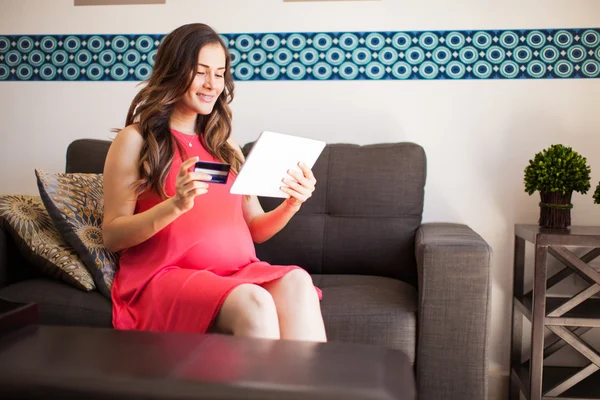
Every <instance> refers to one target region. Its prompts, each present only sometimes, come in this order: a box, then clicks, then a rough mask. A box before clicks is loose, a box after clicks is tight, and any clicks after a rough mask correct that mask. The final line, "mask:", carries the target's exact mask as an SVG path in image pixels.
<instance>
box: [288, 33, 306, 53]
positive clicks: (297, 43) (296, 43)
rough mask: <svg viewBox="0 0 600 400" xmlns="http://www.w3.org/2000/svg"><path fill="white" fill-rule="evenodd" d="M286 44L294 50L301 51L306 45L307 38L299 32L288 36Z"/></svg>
mask: <svg viewBox="0 0 600 400" xmlns="http://www.w3.org/2000/svg"><path fill="white" fill-rule="evenodd" d="M285 44H286V46H287V47H288V48H289V49H290V50H292V51H300V50H302V49H303V48H304V47H305V46H306V38H305V37H304V36H302V35H301V34H299V33H293V34H291V35H290V36H288V38H287V40H286V42H285Z"/></svg>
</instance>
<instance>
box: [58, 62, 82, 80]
mask: <svg viewBox="0 0 600 400" xmlns="http://www.w3.org/2000/svg"><path fill="white" fill-rule="evenodd" d="M79 73H80V71H79V67H78V66H77V65H76V64H73V63H71V64H67V65H65V67H64V68H63V70H62V74H63V76H64V77H65V79H68V80H70V81H74V80H76V79H77V78H79Z"/></svg>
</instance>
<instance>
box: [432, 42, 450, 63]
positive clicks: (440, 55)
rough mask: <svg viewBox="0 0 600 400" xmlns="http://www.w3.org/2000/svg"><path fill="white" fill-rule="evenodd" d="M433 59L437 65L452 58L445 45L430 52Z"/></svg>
mask: <svg viewBox="0 0 600 400" xmlns="http://www.w3.org/2000/svg"><path fill="white" fill-rule="evenodd" d="M432 57H433V61H435V62H436V63H438V64H439V65H446V64H448V63H449V62H450V60H452V53H451V52H450V50H448V49H447V48H446V47H443V46H441V47H438V48H437V49H435V50H434V51H433V53H432Z"/></svg>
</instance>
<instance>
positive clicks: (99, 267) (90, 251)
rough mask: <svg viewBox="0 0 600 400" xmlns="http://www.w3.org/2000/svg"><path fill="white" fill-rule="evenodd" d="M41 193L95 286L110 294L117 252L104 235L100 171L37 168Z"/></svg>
mask: <svg viewBox="0 0 600 400" xmlns="http://www.w3.org/2000/svg"><path fill="white" fill-rule="evenodd" d="M35 173H36V176H37V179H38V188H39V190H40V196H41V197H42V201H43V202H44V204H45V206H46V209H47V210H48V214H50V217H51V218H52V221H53V222H54V226H56V229H58V231H59V232H60V234H61V235H62V237H63V238H65V240H66V241H67V242H68V243H69V244H70V245H71V246H73V247H74V248H75V250H76V251H77V254H79V256H80V257H81V259H82V260H83V262H84V263H85V266H86V267H87V269H88V271H90V273H91V274H92V276H93V277H94V282H95V283H96V288H97V289H98V291H99V292H100V293H102V294H103V295H105V296H106V297H108V298H110V289H111V287H112V282H113V278H114V274H115V272H116V270H117V267H118V256H117V254H116V253H113V252H110V251H108V249H107V248H106V246H105V245H104V241H103V238H102V217H103V215H104V214H103V213H104V193H103V190H102V175H100V174H63V173H51V172H46V171H42V170H39V169H36V170H35Z"/></svg>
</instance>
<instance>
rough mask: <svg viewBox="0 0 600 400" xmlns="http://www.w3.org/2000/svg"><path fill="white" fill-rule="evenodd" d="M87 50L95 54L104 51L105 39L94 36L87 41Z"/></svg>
mask: <svg viewBox="0 0 600 400" xmlns="http://www.w3.org/2000/svg"><path fill="white" fill-rule="evenodd" d="M87 48H88V49H89V50H90V51H93V52H94V53H98V52H101V51H102V50H104V39H102V38H101V37H100V36H92V37H91V38H89V39H88V41H87Z"/></svg>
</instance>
